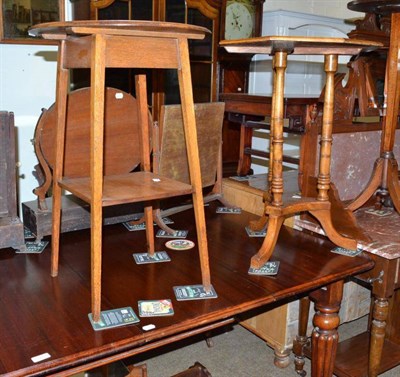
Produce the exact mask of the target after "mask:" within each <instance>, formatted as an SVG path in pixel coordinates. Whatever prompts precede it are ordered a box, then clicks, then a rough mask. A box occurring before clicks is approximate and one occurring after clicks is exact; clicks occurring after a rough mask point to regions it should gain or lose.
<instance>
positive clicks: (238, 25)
mask: <svg viewBox="0 0 400 377" xmlns="http://www.w3.org/2000/svg"><path fill="white" fill-rule="evenodd" d="M251 11H252V9H251V7H250V6H248V5H246V4H244V3H242V2H236V1H233V2H230V3H228V4H227V6H226V14H225V39H243V38H250V37H252V36H253V35H252V34H253V30H254V15H253V14H252V12H251Z"/></svg>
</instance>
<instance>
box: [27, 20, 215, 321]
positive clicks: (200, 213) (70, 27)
mask: <svg viewBox="0 0 400 377" xmlns="http://www.w3.org/2000/svg"><path fill="white" fill-rule="evenodd" d="M206 33H208V30H207V29H205V28H202V27H198V26H193V25H186V24H175V23H167V22H150V21H72V22H53V23H47V24H40V25H36V26H34V27H33V28H32V29H31V30H30V34H31V35H33V36H41V37H43V38H45V39H53V40H59V41H60V49H59V58H58V68H57V93H56V106H57V131H56V147H55V148H56V152H55V156H56V157H55V163H54V169H53V218H52V270H51V274H52V276H56V275H57V274H58V260H59V246H60V245H59V235H60V215H61V190H62V189H65V190H67V191H69V192H71V193H72V194H74V195H76V196H77V197H79V198H80V199H82V200H84V201H86V202H87V203H89V204H90V209H91V214H90V216H91V275H92V278H91V285H92V318H93V321H94V322H99V321H100V313H101V310H100V309H101V271H102V266H101V259H102V258H101V257H102V254H101V250H102V208H103V207H104V206H112V205H117V204H124V203H134V202H144V203H145V209H144V213H145V219H146V225H147V226H146V237H147V245H148V250H147V251H148V253H149V254H150V255H151V256H152V255H153V254H154V230H153V213H152V204H151V203H152V202H154V201H157V200H159V199H164V198H169V197H173V196H179V195H187V194H192V196H193V206H194V211H195V219H196V230H197V240H198V248H199V255H200V264H201V271H202V283H203V286H204V287H205V289H206V290H210V288H211V282H210V271H209V262H208V246H207V237H206V228H205V218H204V203H203V195H202V181H201V173H200V162H199V154H198V146H197V134H196V121H195V113H194V104H193V93H192V82H191V74H190V62H189V48H188V39H203V38H204V36H205V34H206ZM108 67H111V68H138V69H176V70H177V72H178V80H179V90H180V97H181V104H182V118H183V125H184V130H185V132H184V133H185V142H186V143H185V145H186V150H187V154H188V165H189V172H190V184H187V183H182V182H178V181H176V180H172V179H169V178H167V177H163V176H161V175H158V174H154V173H153V172H152V171H151V162H150V147H149V145H150V142H149V117H148V104H147V89H146V77H145V75H144V74H140V75H138V76H137V77H136V97H137V100H138V109H139V110H138V122H139V123H140V133H141V135H140V137H139V140H132V148H140V150H141V171H139V172H133V173H129V174H121V175H104V171H103V160H104V158H103V157H104V133H105V132H106V130H105V129H104V114H105V112H106V111H107V106H106V105H107V103H106V101H105V71H106V68H108ZM74 68H90V69H91V106H90V114H91V115H90V123H91V125H90V128H91V132H90V135H91V136H90V154H89V153H88V156H87V158H88V159H89V158H90V176H89V177H76V176H73V177H66V176H64V174H63V163H64V156H65V154H64V140H65V134H66V132H67V131H66V127H65V125H66V109H67V92H68V73H69V70H70V69H74ZM121 95H122V94H121ZM122 137H123V136H122Z"/></svg>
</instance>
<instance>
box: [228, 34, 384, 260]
mask: <svg viewBox="0 0 400 377" xmlns="http://www.w3.org/2000/svg"><path fill="white" fill-rule="evenodd" d="M220 45H221V46H222V47H224V48H225V49H226V50H227V51H228V52H231V53H243V54H244V53H252V54H270V55H273V69H274V85H273V93H272V110H271V148H270V156H271V158H270V168H269V181H270V186H269V194H270V195H269V197H267V198H266V201H265V210H264V212H265V217H264V219H263V220H261V221H260V222H259V223H258V224H256V225H255V226H254V225H253V227H256V228H257V227H258V228H261V227H265V226H266V223H267V222H268V225H267V234H266V237H265V239H264V243H263V245H262V247H261V248H260V250H259V251H258V253H257V254H256V255H255V256H253V258H252V259H251V266H252V267H254V268H260V267H261V266H262V265H263V264H264V263H265V262H267V261H268V259H269V258H270V256H271V255H272V253H273V251H274V247H275V244H276V240H277V238H278V234H279V230H280V228H281V226H282V224H283V221H284V220H285V218H286V217H288V216H292V215H294V214H295V213H299V212H304V211H307V212H309V213H310V214H311V215H313V216H314V217H315V218H316V219H317V220H318V221H319V223H320V224H321V226H322V228H323V230H324V231H325V234H326V235H327V236H328V237H329V239H330V240H331V241H332V242H334V243H335V244H336V245H338V246H341V247H344V248H346V249H353V250H355V249H356V248H357V241H356V240H355V239H353V238H352V237H351V235H349V236H344V235H342V234H340V233H339V232H338V231H337V230H336V229H335V228H334V226H333V224H332V219H331V203H330V201H329V197H328V191H329V188H330V156H331V147H332V123H333V103H334V101H333V100H334V75H335V73H336V71H337V68H338V57H339V55H356V54H358V53H359V52H361V51H362V50H365V49H375V48H377V47H379V46H381V44H380V43H377V42H371V41H363V40H356V39H352V40H351V39H344V38H317V37H286V36H266V37H259V38H252V39H244V40H230V41H228V40H227V41H221V43H220ZM291 54H300V55H323V56H324V68H325V72H326V84H325V95H324V108H323V120H322V131H321V149H320V158H319V174H318V182H317V197H316V198H312V197H305V196H302V197H298V196H296V197H294V196H292V195H291V194H286V195H284V190H283V178H282V156H283V121H284V119H283V114H284V79H285V71H286V66H287V61H288V56H289V55H291ZM267 196H268V195H267Z"/></svg>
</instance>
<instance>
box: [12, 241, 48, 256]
mask: <svg viewBox="0 0 400 377" xmlns="http://www.w3.org/2000/svg"><path fill="white" fill-rule="evenodd" d="M48 244H49V241H40V242H25V248H21V249H18V250H15V252H16V253H17V254H40V253H41V252H42V251H43V250H44V249H45V248H46V246H47V245H48Z"/></svg>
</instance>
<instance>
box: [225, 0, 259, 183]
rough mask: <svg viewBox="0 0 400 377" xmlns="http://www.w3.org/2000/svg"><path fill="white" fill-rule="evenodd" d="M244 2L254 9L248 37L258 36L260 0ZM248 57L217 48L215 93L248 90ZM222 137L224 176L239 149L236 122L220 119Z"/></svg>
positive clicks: (234, 163) (232, 170)
mask: <svg viewBox="0 0 400 377" xmlns="http://www.w3.org/2000/svg"><path fill="white" fill-rule="evenodd" d="M230 3H232V1H225V9H226V5H228V6H229V4H230ZM239 3H240V2H239ZM245 3H247V4H250V5H251V6H252V7H253V12H254V13H253V14H254V19H253V31H252V35H251V37H258V36H260V35H261V26H262V14H263V4H264V0H252V1H245ZM226 22H227V21H226V18H225V17H224V16H223V17H222V22H221V29H222V30H226ZM228 22H229V20H228ZM227 37H228V35H227ZM224 38H225V36H224ZM224 38H221V39H224ZM252 57H253V54H229V53H227V52H225V51H224V50H223V49H220V51H219V65H220V81H219V93H248V88H249V71H250V63H251V59H252ZM222 138H223V145H222V160H223V163H224V167H223V169H224V175H225V176H229V175H236V170H237V166H238V160H239V148H240V123H238V122H232V121H229V120H228V119H227V118H226V119H225V120H224V126H223V135H222Z"/></svg>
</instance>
